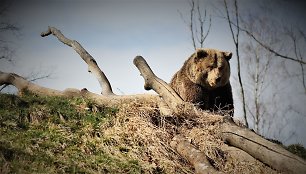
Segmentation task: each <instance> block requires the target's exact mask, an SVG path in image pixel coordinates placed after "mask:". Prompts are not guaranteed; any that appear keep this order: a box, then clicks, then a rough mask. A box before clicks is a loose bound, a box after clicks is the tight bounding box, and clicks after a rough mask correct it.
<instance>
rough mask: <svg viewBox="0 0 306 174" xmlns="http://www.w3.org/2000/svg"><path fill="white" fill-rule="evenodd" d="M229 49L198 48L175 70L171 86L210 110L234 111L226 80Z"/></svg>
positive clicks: (229, 55)
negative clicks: (227, 50)
mask: <svg viewBox="0 0 306 174" xmlns="http://www.w3.org/2000/svg"><path fill="white" fill-rule="evenodd" d="M231 57H232V53H230V52H224V51H219V50H215V49H197V50H196V52H195V53H194V54H192V55H191V56H190V57H189V58H188V60H186V61H185V63H184V65H183V67H182V68H181V69H180V70H179V71H178V72H177V73H176V74H174V76H173V78H172V80H171V82H170V86H171V87H172V88H173V89H174V90H175V91H176V92H177V93H178V94H179V95H180V96H181V97H182V99H183V100H184V101H187V102H192V103H195V104H199V106H200V108H202V109H204V110H210V111H220V110H221V111H228V112H229V114H230V115H233V109H234V106H233V97H232V88H231V84H230V82H229V77H230V64H229V60H230V58H231Z"/></svg>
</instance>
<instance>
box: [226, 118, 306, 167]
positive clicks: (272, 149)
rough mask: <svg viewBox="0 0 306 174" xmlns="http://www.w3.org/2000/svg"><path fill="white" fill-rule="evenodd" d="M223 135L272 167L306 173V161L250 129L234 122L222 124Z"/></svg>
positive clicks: (234, 144) (232, 143)
mask: <svg viewBox="0 0 306 174" xmlns="http://www.w3.org/2000/svg"><path fill="white" fill-rule="evenodd" d="M221 129H222V130H221V131H222V137H223V139H224V140H225V141H226V142H228V144H230V145H232V146H234V147H237V148H239V149H241V150H243V151H245V152H247V153H249V154H250V155H252V156H253V157H254V158H256V159H258V160H260V161H262V162H263V163H265V164H267V165H269V166H270V167H272V168H274V169H276V170H278V171H281V172H285V173H306V162H305V160H303V159H302V158H300V157H298V156H296V155H294V154H292V153H290V152H288V151H287V150H285V149H284V148H283V147H281V146H280V145H278V144H275V143H272V142H270V141H268V140H266V139H264V138H262V137H261V136H259V135H257V134H255V133H254V132H252V131H250V130H249V129H246V128H242V127H238V126H236V125H235V124H233V123H225V124H223V125H222V128H221Z"/></svg>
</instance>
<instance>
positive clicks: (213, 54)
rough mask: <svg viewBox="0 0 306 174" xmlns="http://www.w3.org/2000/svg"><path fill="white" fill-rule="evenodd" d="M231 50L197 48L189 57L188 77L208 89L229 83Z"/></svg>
mask: <svg viewBox="0 0 306 174" xmlns="http://www.w3.org/2000/svg"><path fill="white" fill-rule="evenodd" d="M231 57H232V53H231V52H224V51H219V50H215V49H203V48H201V49H197V50H196V52H195V53H194V54H193V55H191V57H190V58H189V59H188V65H189V67H188V70H187V71H188V72H187V75H188V76H189V77H188V78H189V79H190V80H191V81H192V82H193V83H196V84H198V85H201V86H203V87H204V88H206V89H215V88H218V87H221V86H225V85H226V84H227V83H229V77H230V65H229V60H230V59H231Z"/></svg>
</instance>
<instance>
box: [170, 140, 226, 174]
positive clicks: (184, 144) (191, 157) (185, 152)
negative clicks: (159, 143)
mask: <svg viewBox="0 0 306 174" xmlns="http://www.w3.org/2000/svg"><path fill="white" fill-rule="evenodd" d="M170 146H171V147H172V148H173V149H175V150H176V151H177V152H178V153H179V154H180V155H182V156H183V157H184V158H186V159H187V160H188V161H189V162H190V163H191V164H192V165H193V166H194V168H195V173H198V174H200V173H201V174H208V173H222V172H219V171H217V170H216V169H215V168H214V167H213V166H212V165H211V164H210V162H209V161H208V160H207V157H206V155H205V154H204V153H203V152H201V151H199V150H198V149H196V148H195V147H194V146H193V145H191V144H190V143H189V142H188V141H187V140H186V139H185V138H184V137H182V136H175V137H174V138H173V139H172V141H171V143H170Z"/></svg>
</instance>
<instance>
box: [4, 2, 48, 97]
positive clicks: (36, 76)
mask: <svg viewBox="0 0 306 174" xmlns="http://www.w3.org/2000/svg"><path fill="white" fill-rule="evenodd" d="M11 6H12V2H10V1H8V0H0V62H2V63H3V61H6V62H10V63H12V62H13V61H14V49H13V47H14V43H13V42H12V41H11V40H10V39H11V37H12V36H15V37H18V35H20V30H21V28H20V27H19V26H18V25H17V24H14V23H12V22H11V21H10V20H9V19H8V18H7V13H8V11H9V9H10V7H11ZM51 74H52V73H51V72H46V71H45V70H44V71H39V72H34V71H33V72H31V73H30V74H29V75H27V77H26V79H27V80H29V81H31V82H34V81H38V80H41V79H48V78H50V77H51ZM7 86H8V85H2V86H0V91H2V90H3V89H5V88H6V87H7Z"/></svg>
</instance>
